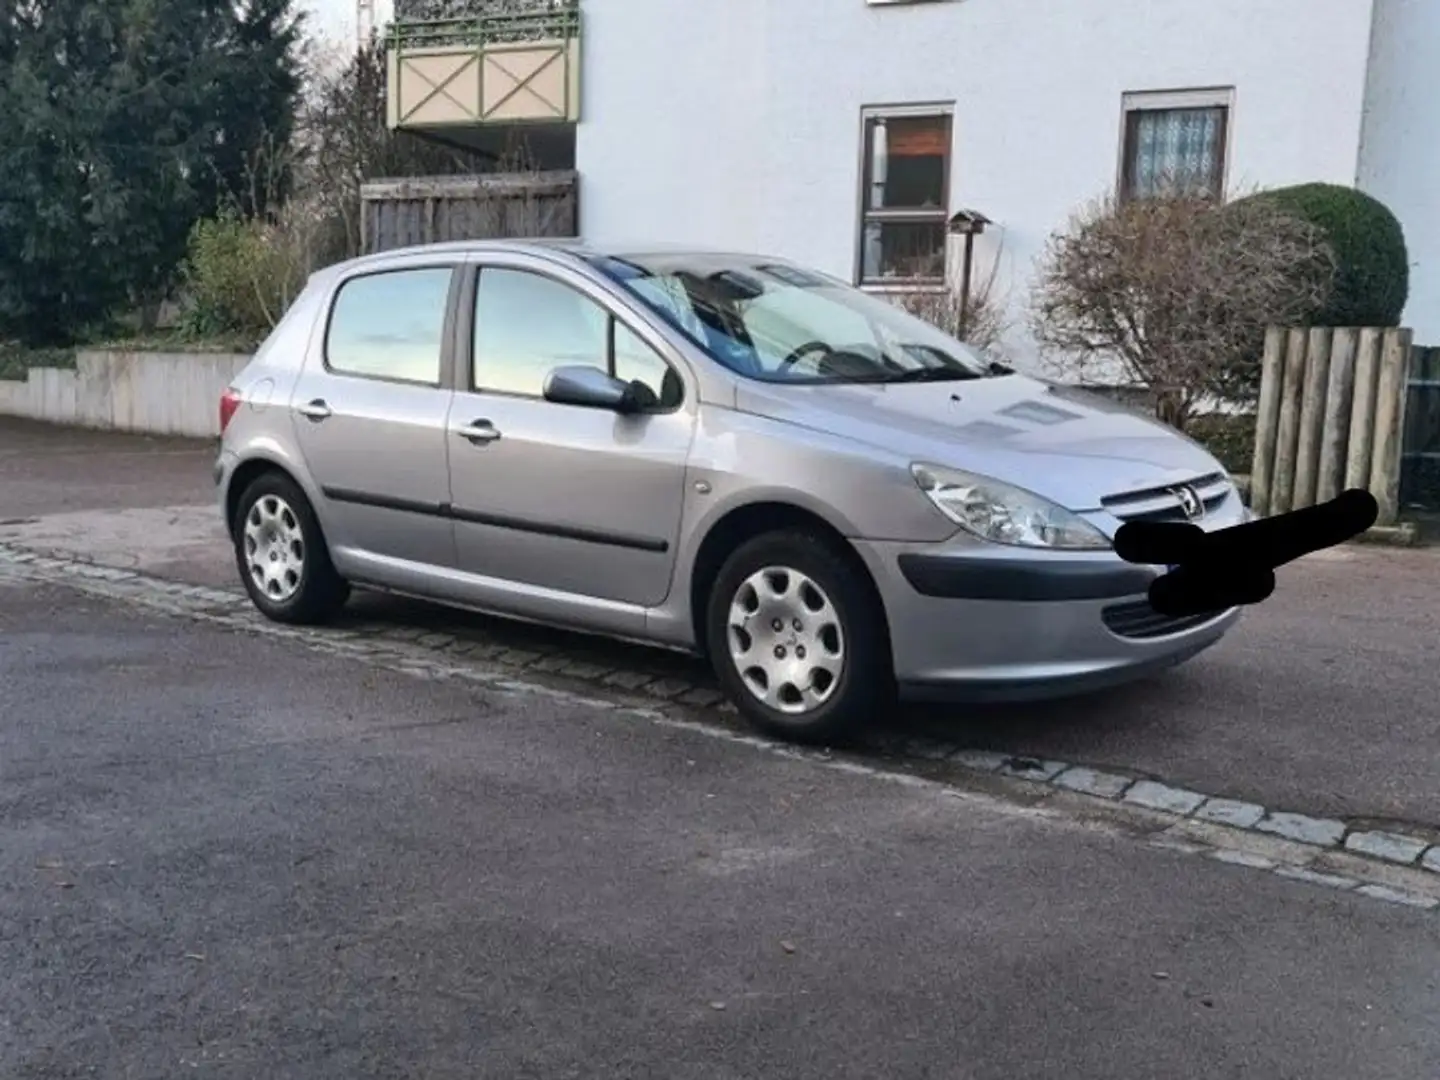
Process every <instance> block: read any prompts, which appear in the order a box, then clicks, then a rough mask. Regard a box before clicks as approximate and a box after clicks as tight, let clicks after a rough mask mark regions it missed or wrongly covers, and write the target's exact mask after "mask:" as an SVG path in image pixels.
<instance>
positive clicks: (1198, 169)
mask: <svg viewBox="0 0 1440 1080" xmlns="http://www.w3.org/2000/svg"><path fill="white" fill-rule="evenodd" d="M1130 124H1131V135H1130V140H1131V152H1130V194H1131V195H1132V196H1135V197H1137V198H1146V197H1148V196H1153V195H1159V194H1161V193H1163V192H1167V191H1171V192H1175V193H1178V194H1186V195H1218V194H1219V193H1220V192H1219V191H1218V190H1217V189H1218V187H1219V184H1220V163H1221V161H1220V155H1221V144H1222V142H1223V140H1224V135H1225V110H1224V109H1220V108H1206V109H1145V110H1139V111H1136V112H1133V113H1131V114H1130Z"/></svg>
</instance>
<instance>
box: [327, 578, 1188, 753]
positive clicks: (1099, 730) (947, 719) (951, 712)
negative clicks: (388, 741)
mask: <svg viewBox="0 0 1440 1080" xmlns="http://www.w3.org/2000/svg"><path fill="white" fill-rule="evenodd" d="M337 625H338V626H339V627H342V628H346V629H352V630H362V631H364V630H367V629H375V630H384V631H385V632H386V633H387V635H391V636H393V635H395V634H396V633H397V632H398V633H400V634H402V635H405V636H413V637H414V638H415V639H416V640H419V639H425V638H429V636H430V635H436V637H435V638H434V639H432V640H433V642H434V643H435V644H436V645H437V646H439V647H442V648H446V649H447V650H448V649H455V650H456V651H457V652H459V653H460V654H461V655H464V656H467V657H470V658H472V659H476V660H486V659H494V660H501V661H509V662H512V663H519V664H523V665H525V666H527V667H529V668H533V669H534V670H536V671H537V672H546V671H551V672H553V671H556V670H558V669H560V668H561V667H562V665H561V663H560V661H562V660H563V661H565V662H567V663H568V664H571V665H576V664H578V665H585V666H586V667H587V668H588V669H589V671H590V674H591V676H592V677H593V678H598V679H604V678H605V677H607V676H609V675H615V674H616V673H620V674H619V676H618V677H617V678H616V679H615V682H616V683H617V684H618V685H621V686H631V685H633V684H634V683H635V682H636V681H637V680H639V681H643V679H640V678H639V677H642V676H647V677H649V679H650V680H654V681H659V680H665V682H666V683H667V685H668V687H669V689H670V690H672V691H673V690H674V689H675V687H676V685H677V684H682V683H683V684H686V685H688V686H689V687H692V688H695V689H705V690H714V689H715V686H716V684H715V678H714V676H713V674H712V673H711V671H710V668H709V665H708V664H706V663H705V662H704V661H702V660H699V659H697V658H695V657H691V656H687V655H684V654H681V653H674V652H668V651H666V650H663V649H658V648H648V647H646V646H643V645H632V644H629V643H626V642H617V641H614V640H611V639H608V638H601V637H596V636H592V635H589V634H583V633H577V632H571V631H566V630H559V629H554V628H551V627H544V626H539V625H535V624H530V623H524V622H519V621H515V620H511V619H506V618H503V617H500V616H491V615H484V614H480V613H476V612H470V611H465V610H461V609H456V608H449V607H445V606H443V605H440V604H434V603H430V602H427V601H423V600H412V599H408V598H403V597H395V596H390V595H387V594H383V593H372V592H366V591H361V592H357V593H356V595H355V597H354V599H352V600H351V602H350V604H349V605H348V606H347V608H346V610H345V613H344V615H343V616H342V618H341V621H340V622H339V623H338V624H337ZM447 638H450V639H453V640H454V644H453V645H451V644H450V643H448V642H446V641H445V639H447ZM547 660H552V661H553V662H550V663H547ZM602 673H603V674H602ZM1192 679H1193V676H1187V669H1182V670H1180V671H1177V672H1166V673H1162V674H1159V675H1157V676H1154V677H1152V678H1148V679H1145V680H1142V681H1140V682H1136V683H1133V684H1131V685H1128V686H1124V687H1121V688H1118V689H1110V690H1102V691H1096V692H1093V693H1090V694H1087V695H1084V696H1077V697H1073V698H1065V699H1062V700H1058V701H1047V702H1036V703H1024V704H987V705H972V704H954V705H903V706H901V707H900V708H898V709H895V710H893V711H892V712H891V713H890V714H889V715H887V717H886V718H885V722H884V725H883V729H884V730H883V731H879V730H877V746H879V745H880V744H882V743H883V744H886V745H893V741H894V740H895V739H896V738H897V737H898V738H900V739H901V740H902V741H903V740H905V739H925V740H930V741H934V742H941V743H945V744H949V745H953V746H956V747H965V748H968V749H980V750H997V751H1003V752H1006V753H1017V754H1033V755H1037V756H1041V755H1045V754H1049V755H1051V756H1055V755H1060V754H1069V755H1071V756H1072V757H1081V758H1083V757H1090V756H1092V755H1093V753H1094V752H1095V751H1096V750H1097V748H1100V747H1104V746H1106V745H1107V744H1111V743H1112V742H1119V741H1123V740H1125V739H1126V738H1129V737H1133V736H1134V735H1135V734H1136V732H1137V731H1138V730H1140V729H1153V728H1154V727H1155V726H1156V725H1157V724H1167V721H1166V720H1165V717H1167V716H1170V717H1173V716H1174V715H1176V711H1175V710H1176V708H1177V706H1180V705H1182V704H1183V703H1184V702H1185V701H1186V700H1191V699H1193V696H1194V694H1195V693H1196V692H1197V689H1196V686H1195V685H1193V684H1192V681H1191V680H1192ZM1177 680H1178V682H1177ZM683 692H684V691H683V690H681V691H678V693H683ZM860 749H864V747H861V748H860Z"/></svg>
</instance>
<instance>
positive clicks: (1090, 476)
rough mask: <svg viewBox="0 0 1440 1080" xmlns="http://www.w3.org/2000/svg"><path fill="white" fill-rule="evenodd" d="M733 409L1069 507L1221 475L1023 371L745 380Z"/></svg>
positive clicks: (1135, 424)
mask: <svg viewBox="0 0 1440 1080" xmlns="http://www.w3.org/2000/svg"><path fill="white" fill-rule="evenodd" d="M736 406H737V407H738V408H740V409H741V410H743V411H745V412H750V413H756V414H758V415H761V416H766V417H769V418H771V419H774V420H778V421H781V422H784V423H790V424H796V425H799V426H801V427H806V428H810V429H811V430H815V431H823V432H825V433H827V434H830V435H839V436H843V437H846V438H850V439H854V440H856V441H858V442H863V443H868V444H870V445H872V446H875V447H877V448H879V449H883V450H885V451H888V452H890V453H899V454H905V455H908V456H909V457H910V458H911V459H912V460H914V461H925V462H929V463H931V464H935V465H948V466H951V467H954V468H960V469H966V470H969V471H972V472H977V473H981V474H983V475H986V476H991V477H994V478H995V479H997V480H1001V481H1003V482H1005V483H1009V484H1014V485H1016V486H1017V487H1022V488H1025V489H1026V490H1028V491H1032V492H1034V493H1035V494H1037V495H1042V496H1044V497H1045V498H1047V499H1050V500H1052V501H1054V502H1057V503H1059V504H1060V505H1061V506H1064V507H1065V508H1066V509H1069V510H1076V511H1087V510H1098V509H1100V508H1101V500H1102V499H1104V498H1105V497H1106V496H1110V495H1118V494H1121V493H1124V492H1134V491H1143V490H1146V489H1149V488H1156V487H1163V486H1166V485H1169V484H1179V483H1184V482H1187V481H1193V480H1197V479H1199V478H1201V477H1204V476H1209V475H1213V474H1214V473H1223V472H1224V469H1223V468H1222V467H1221V466H1220V464H1219V463H1218V462H1217V461H1216V460H1215V459H1214V458H1213V457H1212V456H1211V455H1210V454H1209V453H1208V452H1206V451H1205V449H1204V448H1202V447H1201V446H1200V445H1199V444H1197V443H1195V442H1193V441H1192V440H1190V439H1188V438H1186V437H1185V436H1183V435H1181V434H1180V433H1179V432H1177V431H1176V430H1174V429H1173V428H1171V427H1169V426H1167V425H1165V424H1161V423H1160V422H1159V421H1157V420H1153V419H1151V418H1149V417H1146V416H1142V415H1139V414H1138V413H1135V412H1133V411H1132V410H1130V409H1128V408H1126V407H1124V406H1122V405H1118V404H1116V403H1114V402H1111V401H1109V400H1107V399H1105V398H1102V397H1099V396H1097V395H1094V394H1087V393H1085V392H1083V391H1079V390H1075V389H1073V388H1071V387H1063V386H1057V385H1055V384H1052V383H1047V382H1045V381H1043V380H1040V379H1034V378H1030V377H1028V376H1025V375H1019V374H1014V375H1002V376H996V377H994V378H986V379H973V380H966V381H956V382H934V383H901V384H895V383H890V384H849V385H843V384H826V385H813V384H812V385H808V386H807V385H799V386H793V385H792V386H785V385H779V384H766V383H753V382H752V383H748V384H746V385H744V386H742V387H741V388H740V389H739V391H738V393H737V397H736Z"/></svg>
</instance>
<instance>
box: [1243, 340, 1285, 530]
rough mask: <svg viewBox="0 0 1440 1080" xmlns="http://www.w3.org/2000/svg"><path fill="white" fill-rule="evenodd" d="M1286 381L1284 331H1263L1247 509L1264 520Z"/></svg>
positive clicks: (1273, 467) (1267, 510)
mask: <svg viewBox="0 0 1440 1080" xmlns="http://www.w3.org/2000/svg"><path fill="white" fill-rule="evenodd" d="M1284 381H1285V329H1284V327H1280V326H1272V327H1270V329H1268V330H1266V331H1265V358H1264V360H1263V361H1262V364H1261V374H1260V403H1259V406H1258V408H1257V409H1256V415H1255V455H1254V458H1253V464H1252V466H1251V469H1250V508H1251V509H1252V510H1254V511H1255V513H1257V514H1259V515H1260V516H1261V517H1264V516H1265V515H1266V514H1268V513H1270V499H1271V492H1272V491H1273V490H1274V489H1273V486H1272V485H1273V484H1274V477H1275V436H1276V433H1277V431H1278V430H1279V426H1280V396H1281V390H1282V389H1283V384H1284Z"/></svg>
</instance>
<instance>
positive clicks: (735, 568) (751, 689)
mask: <svg viewBox="0 0 1440 1080" xmlns="http://www.w3.org/2000/svg"><path fill="white" fill-rule="evenodd" d="M706 641H707V644H708V651H709V654H710V660H711V664H712V665H713V666H714V668H715V674H716V676H717V677H718V678H719V680H720V685H721V687H722V688H723V689H724V690H725V692H726V693H727V694H728V695H729V696H730V698H731V700H733V701H734V702H735V704H736V706H737V707H738V708H739V709H740V711H741V712H742V713H743V714H744V715H745V717H746V719H748V720H749V721H750V723H751V724H753V725H754V726H755V727H756V728H758V729H760V730H761V731H763V732H765V733H767V734H770V735H774V736H776V737H779V738H782V739H785V740H787V741H792V742H801V743H827V744H832V745H833V744H839V743H843V742H847V741H849V740H850V739H852V738H853V737H854V736H856V735H857V734H859V733H860V731H861V730H862V729H863V728H864V727H865V726H866V725H868V724H869V723H870V722H871V720H872V719H873V718H874V717H875V715H876V714H877V713H878V712H879V711H881V710H882V709H883V708H884V707H885V706H886V705H887V704H889V703H890V702H892V701H893V700H894V677H893V675H892V673H891V664H890V648H889V637H888V635H887V633H886V629H885V614H884V610H883V608H882V607H881V605H880V602H879V598H878V597H877V596H876V595H875V592H874V589H873V587H872V586H871V583H870V580H869V577H868V576H867V575H866V573H865V571H864V569H863V567H860V566H858V565H856V561H855V559H854V558H853V557H850V556H849V553H847V552H843V551H841V550H839V548H838V546H837V545H836V544H835V543H834V542H833V541H832V540H830V539H829V538H828V537H825V536H823V535H821V534H819V533H816V532H812V531H809V530H803V529H787V530H783V531H779V532H773V533H767V534H765V535H762V536H758V537H755V538H754V539H752V540H749V541H747V542H746V543H744V544H742V545H741V546H740V547H739V548H738V549H737V550H736V551H735V552H734V553H733V554H732V555H731V556H730V557H729V558H728V559H727V560H726V561H725V564H724V565H723V566H722V567H721V568H720V573H719V574H718V576H717V577H716V579H715V584H714V586H713V587H712V589H711V591H710V597H709V600H708V603H707V610H706Z"/></svg>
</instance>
